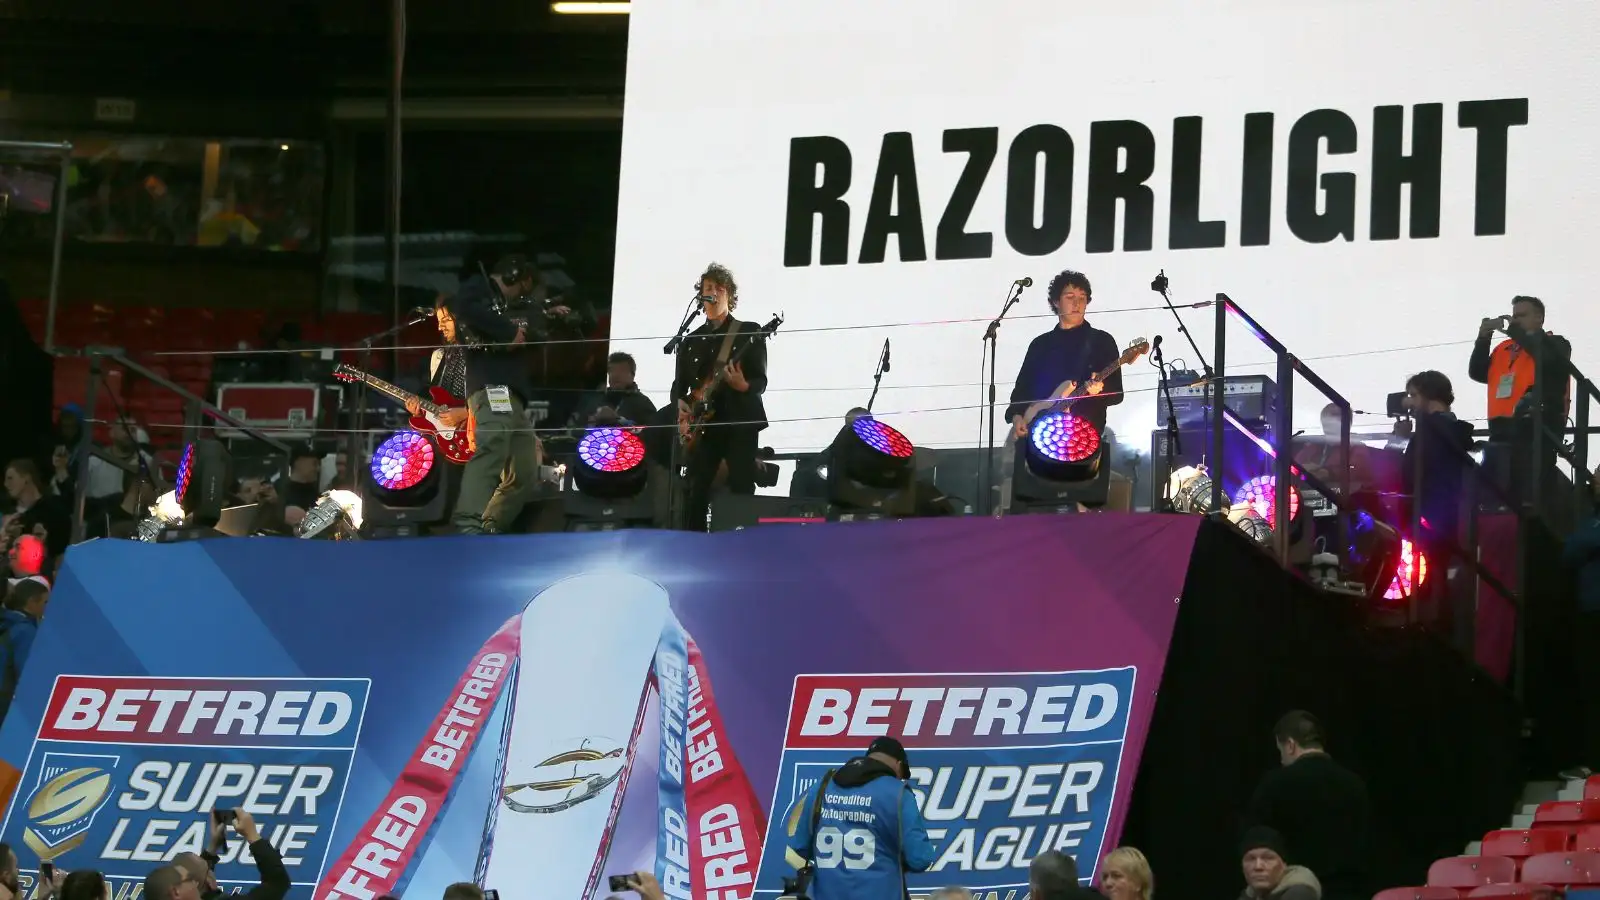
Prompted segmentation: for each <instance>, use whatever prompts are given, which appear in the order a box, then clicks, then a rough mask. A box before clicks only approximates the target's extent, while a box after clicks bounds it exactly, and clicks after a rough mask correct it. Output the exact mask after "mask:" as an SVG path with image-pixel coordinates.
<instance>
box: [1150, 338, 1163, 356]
mask: <svg viewBox="0 0 1600 900" xmlns="http://www.w3.org/2000/svg"><path fill="white" fill-rule="evenodd" d="M1160 349H1161V335H1159V334H1158V335H1156V339H1155V340H1153V341H1151V342H1150V352H1152V353H1154V352H1155V351H1157V350H1160Z"/></svg>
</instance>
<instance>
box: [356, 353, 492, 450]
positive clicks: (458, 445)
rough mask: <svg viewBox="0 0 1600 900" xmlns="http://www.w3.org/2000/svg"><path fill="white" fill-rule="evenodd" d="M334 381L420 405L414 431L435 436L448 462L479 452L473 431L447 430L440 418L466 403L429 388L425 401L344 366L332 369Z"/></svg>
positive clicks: (440, 389) (458, 427) (376, 378)
mask: <svg viewBox="0 0 1600 900" xmlns="http://www.w3.org/2000/svg"><path fill="white" fill-rule="evenodd" d="M333 377H335V378H337V379H339V380H340V381H344V382H350V383H357V382H366V383H367V384H368V385H370V386H371V387H372V389H373V390H376V391H378V392H379V393H382V394H388V395H389V396H390V397H393V398H394V399H396V400H399V401H400V402H401V403H409V402H411V401H412V400H415V401H417V405H418V406H420V407H421V408H422V415H420V416H412V417H411V423H410V424H411V427H412V428H415V429H416V430H418V431H420V432H422V433H424V434H432V435H433V436H434V439H435V440H437V441H438V443H439V452H440V453H442V454H444V458H445V459H448V460H450V461H451V462H453V463H464V462H466V461H467V460H469V459H471V458H472V454H473V451H474V450H475V449H476V448H475V447H474V446H473V443H472V438H471V433H470V430H469V429H468V428H467V427H466V426H465V425H464V424H463V425H458V426H456V427H454V428H450V427H446V426H445V424H444V423H443V421H442V420H441V419H440V418H439V416H440V415H442V414H443V413H444V412H445V410H448V409H451V408H459V407H463V406H466V405H467V401H465V400H462V399H461V398H460V397H456V396H453V395H451V393H450V392H449V391H447V390H445V389H444V388H442V387H437V386H435V387H430V388H428V397H429V398H430V399H423V398H422V397H419V396H417V395H416V394H413V393H411V392H409V391H404V390H401V389H400V388H398V387H395V386H394V385H392V384H390V383H389V382H387V381H384V380H383V379H382V378H379V377H377V376H376V375H369V374H367V373H366V372H363V371H361V370H360V369H358V368H356V367H355V366H347V365H345V364H344V363H340V364H338V365H337V366H334V367H333Z"/></svg>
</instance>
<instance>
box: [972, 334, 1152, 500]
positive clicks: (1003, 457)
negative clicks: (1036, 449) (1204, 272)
mask: <svg viewBox="0 0 1600 900" xmlns="http://www.w3.org/2000/svg"><path fill="white" fill-rule="evenodd" d="M1149 352H1150V342H1149V341H1147V340H1145V339H1144V338H1142V337H1141V338H1134V339H1133V342H1132V343H1130V344H1128V349H1126V350H1124V351H1122V355H1121V356H1119V357H1117V358H1116V361H1115V362H1113V363H1111V365H1109V366H1106V367H1105V368H1104V369H1101V370H1100V371H1098V372H1096V373H1094V374H1093V375H1091V376H1090V377H1089V380H1088V381H1085V382H1082V383H1080V382H1077V381H1063V382H1061V383H1060V384H1059V385H1057V386H1056V389H1055V390H1054V391H1052V392H1051V393H1050V396H1049V397H1048V398H1047V399H1044V400H1040V401H1039V402H1037V403H1034V404H1033V405H1031V406H1029V407H1028V408H1027V410H1026V411H1024V412H1023V414H1022V421H1023V424H1025V425H1027V426H1028V427H1027V433H1028V435H1029V438H1030V439H1031V438H1032V434H1033V426H1034V423H1036V422H1037V421H1038V420H1039V417H1040V416H1043V415H1044V414H1045V413H1046V412H1060V411H1063V410H1069V409H1071V407H1072V401H1074V400H1081V399H1083V398H1084V397H1087V396H1090V395H1089V394H1088V393H1086V392H1085V391H1084V390H1083V388H1085V387H1086V386H1087V385H1088V384H1089V382H1093V381H1105V380H1106V379H1107V378H1110V377H1111V373H1112V372H1115V371H1116V370H1118V369H1120V368H1122V367H1123V366H1125V365H1128V364H1129V363H1131V362H1133V361H1134V360H1136V359H1138V358H1139V357H1141V356H1143V355H1145V354H1146V353H1149ZM1016 450H1017V429H1016V428H1015V427H1014V426H1012V427H1008V428H1007V429H1006V443H1005V447H1003V448H1002V449H1001V451H1000V493H999V496H998V497H996V499H995V508H994V517H995V518H997V519H998V518H1000V517H1001V516H1003V515H1005V514H1006V510H1007V509H1010V508H1011V486H1012V476H1013V475H1014V474H1015V473H1016V467H1017V452H1016Z"/></svg>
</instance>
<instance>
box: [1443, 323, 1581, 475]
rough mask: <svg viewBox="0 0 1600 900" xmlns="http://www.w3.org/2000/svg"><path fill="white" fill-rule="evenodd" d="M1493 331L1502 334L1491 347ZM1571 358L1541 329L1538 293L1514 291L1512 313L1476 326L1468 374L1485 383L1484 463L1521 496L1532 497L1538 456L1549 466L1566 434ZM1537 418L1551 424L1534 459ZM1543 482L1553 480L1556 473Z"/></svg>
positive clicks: (1567, 347)
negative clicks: (1529, 491) (1486, 425)
mask: <svg viewBox="0 0 1600 900" xmlns="http://www.w3.org/2000/svg"><path fill="white" fill-rule="evenodd" d="M1496 331H1499V332H1503V333H1504V334H1505V335H1506V337H1505V340H1502V341H1500V342H1499V343H1497V344H1495V345H1494V347H1493V349H1490V343H1491V342H1492V341H1493V340H1494V333H1495V332H1496ZM1571 359H1572V344H1570V343H1568V341H1567V339H1566V338H1564V337H1562V336H1560V335H1558V334H1556V333H1555V332H1552V331H1546V330H1545V327H1544V301H1543V300H1540V299H1539V298H1538V297H1527V296H1519V297H1513V298H1512V299H1511V315H1509V316H1493V317H1490V318H1486V319H1484V320H1483V321H1482V322H1481V323H1480V324H1479V326H1478V340H1477V341H1476V342H1475V343H1474V344H1473V346H1472V358H1471V359H1470V360H1469V361H1468V362H1467V376H1468V377H1469V378H1471V379H1472V380H1473V381H1476V382H1478V383H1479V384H1482V385H1487V387H1488V401H1489V402H1488V412H1489V447H1488V449H1487V450H1486V451H1485V456H1486V458H1485V460H1484V465H1485V467H1486V468H1489V469H1490V470H1491V471H1493V472H1494V473H1495V475H1496V477H1497V478H1499V479H1501V481H1502V483H1505V484H1507V485H1508V486H1509V487H1510V489H1511V491H1512V493H1513V495H1514V496H1516V497H1518V498H1519V499H1521V500H1525V501H1526V500H1533V499H1536V498H1532V497H1529V496H1528V494H1527V491H1526V486H1527V482H1528V479H1529V475H1530V474H1531V472H1532V468H1533V466H1534V464H1535V463H1536V462H1537V464H1538V465H1540V466H1541V467H1542V468H1543V469H1546V470H1548V469H1553V468H1554V466H1555V449H1556V447H1557V446H1558V445H1559V444H1560V443H1561V442H1562V441H1563V440H1565V437H1564V431H1565V428H1566V421H1567V410H1568V408H1569V407H1570V405H1571V388H1570V380H1569V377H1568V368H1569V362H1570V360H1571ZM1535 384H1538V385H1539V390H1537V391H1535V390H1533V386H1534V385H1535ZM1536 406H1537V407H1538V408H1535V407H1536ZM1535 423H1539V424H1543V425H1544V426H1545V427H1546V428H1547V429H1548V430H1549V432H1548V433H1547V434H1545V435H1543V436H1542V437H1541V439H1540V448H1541V452H1540V457H1541V458H1540V459H1539V460H1537V461H1536V460H1534V459H1533V455H1532V448H1533V430H1534V426H1535ZM1508 468H1509V472H1507V469H1508ZM1545 484H1547V485H1553V484H1554V479H1546V480H1545Z"/></svg>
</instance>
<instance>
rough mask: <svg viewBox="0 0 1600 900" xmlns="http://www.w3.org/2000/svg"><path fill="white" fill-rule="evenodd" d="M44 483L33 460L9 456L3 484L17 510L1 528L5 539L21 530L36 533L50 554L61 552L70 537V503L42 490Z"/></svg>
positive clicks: (0, 525)
mask: <svg viewBox="0 0 1600 900" xmlns="http://www.w3.org/2000/svg"><path fill="white" fill-rule="evenodd" d="M47 486H48V482H46V481H45V480H44V478H43V477H42V476H40V474H39V467H38V466H36V465H34V463H33V460H31V459H14V460H12V461H11V464H10V465H8V466H6V474H5V488H6V494H7V495H9V496H10V497H11V500H12V502H13V503H15V504H16V509H17V511H16V512H14V513H12V514H11V515H10V516H7V517H6V519H5V521H4V524H0V532H7V534H6V540H7V542H9V541H11V540H15V539H16V537H17V536H19V535H23V534H33V535H37V536H39V537H42V538H43V539H44V544H45V549H46V550H47V551H49V554H50V555H51V556H60V555H61V554H63V553H65V552H66V551H67V544H68V543H69V542H70V541H71V540H72V507H71V506H69V505H68V504H67V502H66V501H65V500H63V499H61V498H60V497H53V496H51V495H49V494H47V493H45V491H46V490H47V489H48V487H47ZM41 532H42V534H41Z"/></svg>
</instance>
